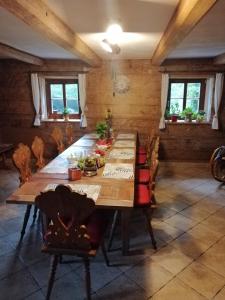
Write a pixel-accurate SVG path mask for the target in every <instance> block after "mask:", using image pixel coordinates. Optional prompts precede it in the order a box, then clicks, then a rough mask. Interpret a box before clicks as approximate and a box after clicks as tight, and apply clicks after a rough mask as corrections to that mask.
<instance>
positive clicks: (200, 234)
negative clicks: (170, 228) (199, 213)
mask: <svg viewBox="0 0 225 300" xmlns="http://www.w3.org/2000/svg"><path fill="white" fill-rule="evenodd" d="M188 234H190V235H191V236H193V237H194V238H196V239H198V240H200V241H202V242H203V243H204V244H206V245H208V246H209V247H210V246H212V245H213V244H214V243H216V242H217V241H218V240H219V239H220V238H221V237H222V236H223V234H221V233H219V232H216V231H213V230H210V229H209V228H208V227H206V226H204V225H202V224H198V225H196V226H195V227H193V228H192V229H190V230H189V231H188Z"/></svg>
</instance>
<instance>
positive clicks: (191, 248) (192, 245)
mask: <svg viewBox="0 0 225 300" xmlns="http://www.w3.org/2000/svg"><path fill="white" fill-rule="evenodd" d="M170 245H171V246H172V247H175V248H177V249H178V250H179V251H180V252H181V253H183V254H185V255H187V256H188V257H191V258H193V259H196V258H197V257H199V256H200V255H201V254H202V253H204V252H205V251H206V250H207V249H208V248H209V246H208V245H207V244H204V243H203V242H202V241H201V240H198V239H196V238H194V237H193V236H191V235H190V234H189V233H185V234H183V235H181V236H179V237H178V238H177V239H175V240H174V241H172V242H171V243H170Z"/></svg>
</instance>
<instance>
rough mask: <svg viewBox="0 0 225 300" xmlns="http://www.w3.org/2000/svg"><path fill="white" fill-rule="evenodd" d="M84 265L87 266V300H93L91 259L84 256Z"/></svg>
mask: <svg viewBox="0 0 225 300" xmlns="http://www.w3.org/2000/svg"><path fill="white" fill-rule="evenodd" d="M84 266H85V279H86V293H87V300H91V275H90V261H89V258H88V257H85V258H84Z"/></svg>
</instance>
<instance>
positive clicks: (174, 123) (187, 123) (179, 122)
mask: <svg viewBox="0 0 225 300" xmlns="http://www.w3.org/2000/svg"><path fill="white" fill-rule="evenodd" d="M166 124H172V125H195V126H198V125H211V122H206V121H205V122H196V120H193V121H192V122H185V121H184V120H177V122H172V121H171V120H166Z"/></svg>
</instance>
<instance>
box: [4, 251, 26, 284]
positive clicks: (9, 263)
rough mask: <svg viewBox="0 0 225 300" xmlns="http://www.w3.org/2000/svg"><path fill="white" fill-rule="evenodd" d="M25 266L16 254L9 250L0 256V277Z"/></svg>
mask: <svg viewBox="0 0 225 300" xmlns="http://www.w3.org/2000/svg"><path fill="white" fill-rule="evenodd" d="M24 268H25V265H24V264H23V263H22V262H21V260H20V259H19V257H18V255H17V254H16V253H15V252H10V253H8V254H5V255H3V256H0V279H2V278H4V277H6V276H8V275H10V274H12V273H16V272H18V271H20V270H22V269H24Z"/></svg>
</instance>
